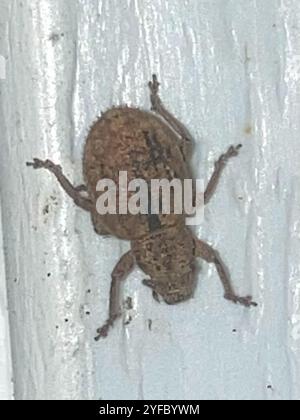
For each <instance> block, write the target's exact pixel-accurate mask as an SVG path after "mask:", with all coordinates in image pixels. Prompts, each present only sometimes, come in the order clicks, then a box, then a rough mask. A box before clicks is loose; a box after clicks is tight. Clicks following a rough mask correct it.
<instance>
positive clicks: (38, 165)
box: [26, 158, 61, 171]
mask: <svg viewBox="0 0 300 420" xmlns="http://www.w3.org/2000/svg"><path fill="white" fill-rule="evenodd" d="M26 165H27V166H32V167H33V169H48V170H49V171H54V170H56V171H58V170H61V166H59V165H55V163H53V162H52V161H51V160H49V159H47V160H41V159H37V158H35V159H33V162H27V163H26Z"/></svg>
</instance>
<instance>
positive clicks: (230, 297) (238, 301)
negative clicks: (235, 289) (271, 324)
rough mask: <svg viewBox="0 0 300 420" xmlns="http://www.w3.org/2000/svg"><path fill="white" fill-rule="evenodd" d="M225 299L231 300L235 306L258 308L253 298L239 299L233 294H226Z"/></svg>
mask: <svg viewBox="0 0 300 420" xmlns="http://www.w3.org/2000/svg"><path fill="white" fill-rule="evenodd" d="M224 297H225V299H226V300H230V301H231V302H233V303H235V304H240V305H242V306H245V307H246V308H251V306H253V307H257V306H258V304H257V303H256V302H253V300H252V296H246V297H239V296H235V295H232V294H226V295H225V296H224Z"/></svg>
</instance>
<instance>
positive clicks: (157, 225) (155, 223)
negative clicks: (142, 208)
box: [147, 189, 161, 232]
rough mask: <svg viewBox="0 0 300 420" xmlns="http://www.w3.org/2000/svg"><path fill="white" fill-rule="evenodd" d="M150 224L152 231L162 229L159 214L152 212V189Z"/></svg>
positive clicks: (149, 199)
mask: <svg viewBox="0 0 300 420" xmlns="http://www.w3.org/2000/svg"><path fill="white" fill-rule="evenodd" d="M147 217H148V226H149V230H150V232H155V231H156V230H158V229H161V222H160V219H159V215H158V214H151V191H150V189H148V216H147Z"/></svg>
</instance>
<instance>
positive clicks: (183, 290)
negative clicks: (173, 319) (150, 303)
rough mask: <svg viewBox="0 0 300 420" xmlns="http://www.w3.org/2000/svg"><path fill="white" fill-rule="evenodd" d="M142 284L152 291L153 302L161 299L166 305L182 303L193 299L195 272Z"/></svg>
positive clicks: (172, 275)
mask: <svg viewBox="0 0 300 420" xmlns="http://www.w3.org/2000/svg"><path fill="white" fill-rule="evenodd" d="M143 284H144V285H145V286H148V287H150V288H151V289H152V294H153V297H154V299H155V300H157V301H160V298H162V299H163V300H164V301H165V302H166V303H167V304H168V305H175V304H176V303H180V302H184V301H186V300H188V299H190V298H191V297H193V294H194V291H195V287H196V275H195V270H193V269H191V270H190V271H189V272H187V273H181V274H175V273H170V275H169V276H162V277H157V278H153V279H150V280H144V281H143Z"/></svg>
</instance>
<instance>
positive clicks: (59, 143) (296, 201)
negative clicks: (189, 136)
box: [0, 0, 300, 400]
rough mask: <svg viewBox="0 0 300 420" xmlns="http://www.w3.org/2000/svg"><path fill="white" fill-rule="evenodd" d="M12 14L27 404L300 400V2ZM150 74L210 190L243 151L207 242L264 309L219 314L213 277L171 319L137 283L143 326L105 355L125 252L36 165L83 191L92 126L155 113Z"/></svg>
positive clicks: (10, 151) (87, 1)
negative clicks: (110, 116)
mask: <svg viewBox="0 0 300 420" xmlns="http://www.w3.org/2000/svg"><path fill="white" fill-rule="evenodd" d="M0 8H1V18H0V19H1V20H0V22H1V33H0V35H1V39H0V54H1V55H3V56H5V57H6V58H7V74H6V80H5V82H4V83H3V82H2V84H1V107H0V124H1V127H2V128H3V129H2V134H1V154H0V187H1V198H2V212H3V215H2V217H3V237H4V244H5V246H6V247H7V250H8V251H7V254H6V255H7V257H6V261H5V262H6V273H7V279H6V280H7V285H8V289H9V311H10V323H11V337H12V354H13V366H14V380H15V393H16V398H19V399H50V398H53V399H99V398H103V399H105V398H108V399H117V398H120V399H135V398H137V399H145V398H146V399H147V398H154V399H155V398H160V399H176V398H178V399H185V398H193V399H215V400H218V399H227V400H229V399H242V400H247V399H263V400H266V399H279V400H280V399H288V400H290V399H299V398H300V391H299V390H300V386H299V385H300V382H299V381H300V378H299V369H300V364H299V360H300V334H299V332H300V327H299V326H300V305H299V296H300V288H299V277H300V263H299V261H300V221H299V214H300V212H299V210H300V194H299V180H300V167H299V163H298V162H299V161H300V147H299V129H300V99H299V78H300V59H299V57H300V43H299V37H300V32H299V31H300V29H299V18H300V3H299V1H297V0H280V1H279V0H276V1H274V0H263V1H257V0H250V1H247V2H245V1H244V0H214V1H206V0H122V1H120V0H77V1H76V0H68V1H65V2H63V1H61V0H23V1H22V2H20V1H15V0H13V1H9V2H8V1H5V0H1V1H0ZM152 72H156V73H157V74H158V75H159V78H160V80H161V82H162V95H163V99H164V101H165V103H166V104H167V106H168V107H169V109H170V110H172V111H173V112H174V113H175V114H176V115H177V116H178V118H180V119H181V120H182V121H183V122H184V123H185V124H186V125H187V126H188V128H189V129H190V131H191V132H192V133H193V135H194V137H195V141H196V150H195V154H194V158H193V165H194V168H195V170H196V172H197V175H198V176H199V177H201V176H205V178H207V176H208V174H209V173H210V171H211V170H212V167H213V161H214V159H215V158H217V157H218V155H219V154H220V153H221V152H223V151H224V150H226V148H227V147H228V146H229V145H230V144H232V143H240V142H242V143H243V145H244V148H243V152H242V154H241V156H240V157H239V158H238V159H236V160H235V161H234V162H231V164H230V166H229V167H228V168H227V169H226V172H225V174H224V177H223V180H222V183H221V185H220V188H219V189H218V192H217V194H216V196H215V198H214V199H213V201H212V203H211V204H210V205H209V207H208V208H207V210H206V221H205V224H204V225H203V226H201V227H199V228H198V229H197V234H198V235H199V236H201V237H202V238H203V239H207V240H209V241H210V242H211V243H212V244H213V245H214V246H215V247H216V248H218V249H219V251H220V253H221V255H222V256H223V258H224V260H225V261H226V263H227V264H228V266H229V267H230V270H231V274H232V278H233V281H234V283H235V285H236V288H237V290H238V291H239V292H240V293H252V294H253V295H254V296H255V298H256V299H257V300H258V302H259V308H258V309H257V310H253V311H251V312H249V311H248V310H245V309H243V308H239V307H235V306H233V305H231V304H230V303H227V302H225V301H224V300H223V299H222V290H221V286H220V284H219V281H218V279H217V275H216V272H215V270H214V269H213V268H209V267H207V265H206V264H203V266H202V267H203V269H202V273H201V275H200V277H199V286H198V289H197V292H196V294H195V298H194V299H193V300H191V301H190V302H188V303H185V304H182V305H178V306H175V307H168V306H166V305H163V304H162V305H158V304H157V303H156V302H154V301H153V300H152V298H151V296H150V293H149V290H147V289H146V288H144V287H143V286H142V285H141V283H140V281H141V279H142V278H143V274H142V273H141V272H139V271H135V272H134V273H133V274H132V276H131V277H130V279H129V280H128V282H127V283H126V285H125V289H124V298H126V297H128V296H131V297H132V298H133V303H134V309H133V310H132V311H131V316H132V317H133V320H132V322H131V323H130V325H129V326H124V325H122V323H119V324H118V325H116V327H115V328H114V330H113V331H112V333H111V334H110V336H109V337H108V339H107V340H105V341H101V342H99V343H95V342H94V341H93V336H94V332H95V329H96V327H98V326H99V325H100V324H101V323H102V322H103V321H104V320H105V318H106V313H107V304H108V301H107V297H108V291H109V284H110V273H111V270H112V268H113V266H114V264H115V263H116V262H117V260H118V258H119V257H120V255H121V254H122V253H124V252H125V251H126V250H127V249H128V244H127V243H121V242H120V241H118V240H116V239H103V238H100V237H97V236H96V235H95V234H94V233H93V229H92V227H91V223H90V220H89V217H88V216H87V215H86V214H84V213H83V212H81V211H80V210H78V209H75V208H74V206H73V204H72V203H71V202H70V200H69V199H68V198H67V197H66V196H65V194H64V193H63V192H62V191H61V190H60V188H59V187H58V185H57V183H56V182H55V181H54V179H53V178H51V176H49V175H48V174H47V173H35V172H33V171H32V170H30V169H29V168H26V166H25V162H26V160H30V159H31V158H32V157H33V156H37V157H42V158H43V157H50V158H52V159H53V160H55V161H57V162H60V163H61V164H62V166H63V167H64V169H65V171H66V173H67V174H68V176H69V177H70V178H71V179H73V180H74V181H75V182H76V183H77V182H80V181H81V179H82V178H81V154H82V147H83V144H84V140H85V137H86V134H87V132H88V128H89V126H90V124H91V123H92V122H93V120H95V118H96V116H97V115H99V113H100V112H101V111H104V110H106V109H107V108H108V107H110V106H112V105H113V104H120V103H127V104H129V105H136V106H139V107H142V108H147V109H148V108H149V98H148V92H147V87H146V85H147V81H148V79H149V77H150V75H151V73H152ZM48 275H49V276H48ZM15 280H16V281H15ZM89 313H90V315H88V314H89ZM126 316H127V317H128V314H127V315H126ZM126 316H125V320H126V319H127V318H126ZM149 319H151V320H152V331H149V329H148V320H149ZM234 331H236V332H234Z"/></svg>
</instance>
